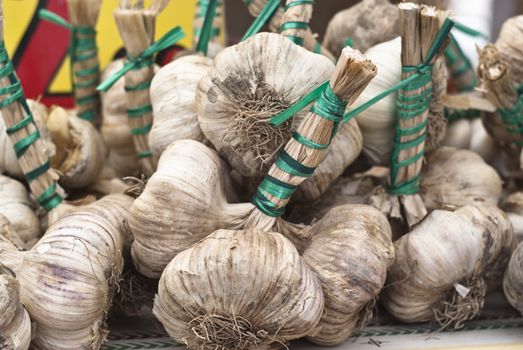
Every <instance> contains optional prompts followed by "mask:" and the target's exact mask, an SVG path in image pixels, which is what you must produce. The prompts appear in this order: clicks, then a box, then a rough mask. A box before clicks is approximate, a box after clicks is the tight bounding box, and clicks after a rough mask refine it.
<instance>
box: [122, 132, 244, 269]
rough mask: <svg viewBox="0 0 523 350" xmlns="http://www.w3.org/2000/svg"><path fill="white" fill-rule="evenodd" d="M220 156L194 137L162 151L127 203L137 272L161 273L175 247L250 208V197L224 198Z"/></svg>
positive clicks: (237, 219) (235, 220)
mask: <svg viewBox="0 0 523 350" xmlns="http://www.w3.org/2000/svg"><path fill="white" fill-rule="evenodd" d="M222 162H223V161H222V160H221V159H220V158H219V157H218V155H217V154H216V152H215V151H213V150H211V149H210V148H208V147H207V146H205V145H203V144H202V143H199V142H197V141H193V140H180V141H176V142H174V143H173V144H171V145H170V146H169V147H167V149H166V150H165V151H164V152H163V154H162V156H161V157H160V161H159V163H158V168H157V171H156V173H155V174H153V176H152V177H151V178H150V179H149V181H148V182H147V185H146V186H145V189H144V191H143V192H142V194H141V195H140V196H139V197H138V198H137V199H136V200H135V201H134V203H133V205H132V207H131V217H130V220H129V226H130V228H131V231H132V233H133V236H134V242H133V245H132V256H133V262H134V265H135V266H136V268H137V269H138V271H139V272H140V273H142V274H144V275H145V276H147V277H150V278H158V277H160V275H161V274H162V272H163V270H164V269H165V266H167V264H168V263H169V262H170V261H171V260H172V259H173V258H174V257H175V256H176V255H177V254H178V253H179V252H181V251H183V250H185V249H187V248H189V247H191V246H192V245H194V244H195V243H196V242H198V241H199V240H201V239H202V238H205V237H206V236H207V235H209V234H211V233H212V232H213V231H215V230H217V229H219V228H220V227H224V225H225V226H226V227H227V228H235V227H239V226H240V225H241V223H242V222H243V221H242V220H243V218H244V217H245V216H247V215H248V214H249V213H250V212H251V211H252V210H253V208H254V206H253V205H252V204H251V203H245V204H228V203H227V200H226V194H225V193H226V190H225V184H226V180H225V179H224V177H225V176H226V174H224V165H223V163H222ZM181 165H183V166H181Z"/></svg>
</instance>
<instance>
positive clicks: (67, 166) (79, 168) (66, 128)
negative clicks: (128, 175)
mask: <svg viewBox="0 0 523 350" xmlns="http://www.w3.org/2000/svg"><path fill="white" fill-rule="evenodd" d="M46 126H47V129H48V130H49V133H50V134H51V139H52V141H53V143H54V144H55V146H56V152H55V154H54V156H53V157H52V158H51V166H52V167H53V168H54V169H56V170H57V171H58V172H59V173H60V184H61V185H62V186H64V187H65V188H66V189H79V188H85V187H87V186H89V185H90V184H92V183H94V182H95V181H96V179H97V177H98V175H99V174H100V172H101V171H102V168H103V165H104V160H105V156H106V148H105V145H104V142H103V140H102V137H101V135H100V134H99V133H98V131H97V130H96V129H95V127H94V126H93V125H92V124H91V123H89V122H88V121H86V120H82V119H80V118H79V117H77V116H76V115H74V114H70V113H69V112H67V111H66V110H65V109H63V108H61V107H54V108H53V109H52V110H51V112H50V113H49V115H48V117H47V122H46Z"/></svg>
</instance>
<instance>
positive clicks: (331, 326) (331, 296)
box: [303, 205, 394, 345]
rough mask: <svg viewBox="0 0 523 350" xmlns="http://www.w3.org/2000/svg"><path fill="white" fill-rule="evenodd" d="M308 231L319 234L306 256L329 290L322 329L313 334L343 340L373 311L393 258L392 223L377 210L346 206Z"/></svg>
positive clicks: (320, 339)
mask: <svg viewBox="0 0 523 350" xmlns="http://www.w3.org/2000/svg"><path fill="white" fill-rule="evenodd" d="M307 230H311V231H313V232H315V234H313V235H312V239H311V242H310V244H309V246H308V247H307V249H306V250H305V252H304V253H303V260H304V261H305V263H306V264H307V266H309V267H310V268H311V269H312V271H314V273H315V274H316V276H317V277H318V279H319V280H320V283H321V286H322V288H323V294H324V295H325V311H324V313H323V316H322V318H321V321H320V323H319V324H318V328H319V331H318V332H317V333H314V334H313V335H312V336H310V337H308V339H310V340H311V341H312V342H314V343H316V344H320V345H336V344H341V343H342V342H343V341H345V340H346V339H347V338H348V337H349V336H350V335H351V334H352V332H353V331H354V329H355V328H356V327H357V326H358V325H360V326H365V323H366V322H367V321H368V320H369V319H370V317H371V316H372V313H371V312H372V309H373V307H374V304H375V302H376V298H377V297H378V294H379V292H380V291H381V289H382V288H383V285H384V284H385V278H386V274H387V268H388V267H389V266H390V265H391V264H392V262H393V261H394V246H393V244H392V239H391V229H390V225H389V223H388V221H387V218H386V217H385V216H384V215H383V214H382V213H381V212H379V211H378V210H377V209H374V208H372V207H370V206H366V205H345V206H339V207H336V208H334V209H332V210H330V211H329V212H328V213H327V214H326V215H325V216H324V217H323V218H322V219H321V220H320V221H318V222H317V223H316V224H314V225H312V226H311V227H310V228H307Z"/></svg>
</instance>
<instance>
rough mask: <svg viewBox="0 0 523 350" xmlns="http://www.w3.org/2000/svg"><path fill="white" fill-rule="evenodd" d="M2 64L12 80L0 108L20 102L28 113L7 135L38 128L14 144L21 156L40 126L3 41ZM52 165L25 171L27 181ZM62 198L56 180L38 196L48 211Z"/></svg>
mask: <svg viewBox="0 0 523 350" xmlns="http://www.w3.org/2000/svg"><path fill="white" fill-rule="evenodd" d="M0 64H1V65H2V66H3V67H2V68H1V69H0V78H8V79H9V81H10V85H8V86H6V87H2V88H0V95H1V96H2V97H3V100H2V101H0V109H4V108H6V107H8V106H10V105H12V104H13V103H15V102H18V103H19V104H20V106H21V108H22V110H23V111H24V113H25V115H26V116H25V118H24V119H22V120H21V121H19V122H17V123H15V124H13V125H11V126H9V127H8V128H7V129H6V133H7V135H9V136H11V135H13V134H15V133H17V132H19V131H20V130H22V129H24V128H26V127H27V126H29V125H30V124H32V125H33V126H34V128H35V130H36V131H34V132H33V133H31V134H29V135H28V136H26V137H25V138H23V139H21V140H20V141H18V142H16V143H15V144H14V145H13V148H14V150H15V153H16V156H17V158H20V157H22V156H23V155H24V154H25V152H27V150H28V149H29V147H31V146H32V145H34V143H35V142H36V141H37V140H38V139H39V138H40V133H39V132H38V128H37V127H36V124H35V122H34V119H33V114H32V113H31V110H30V109H29V105H28V104H27V101H26V100H25V96H24V92H23V89H22V85H21V84H20V80H18V77H17V76H16V73H15V71H14V67H13V64H12V63H11V60H10V59H9V56H8V54H7V50H6V48H5V44H4V42H3V41H2V42H0ZM6 124H7V123H6ZM50 167H51V166H50V162H49V160H47V161H46V162H44V164H42V165H39V166H38V167H36V168H35V169H33V170H31V171H29V172H27V173H25V174H24V175H25V178H26V180H27V182H28V183H31V182H32V181H34V180H36V179H37V178H38V177H40V176H41V175H43V174H45V173H46V172H47V171H48V170H49V169H50ZM62 200H63V198H62V197H61V195H60V194H59V193H58V192H57V185H56V183H55V182H53V184H52V185H50V186H49V187H48V188H47V189H46V190H45V191H44V192H43V193H42V194H41V195H40V196H39V197H38V198H37V201H38V203H40V205H41V206H42V207H43V208H44V209H45V210H46V211H47V212H49V211H51V210H53V209H54V208H56V207H57V206H58V205H59V204H60V203H61V202H62Z"/></svg>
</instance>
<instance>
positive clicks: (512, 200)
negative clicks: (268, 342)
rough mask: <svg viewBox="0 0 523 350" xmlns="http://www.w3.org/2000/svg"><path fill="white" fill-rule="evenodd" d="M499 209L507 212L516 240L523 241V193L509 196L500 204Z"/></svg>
mask: <svg viewBox="0 0 523 350" xmlns="http://www.w3.org/2000/svg"><path fill="white" fill-rule="evenodd" d="M501 209H503V210H505V211H506V212H507V215H508V217H509V219H510V222H511V223H512V227H513V228H514V235H515V236H516V240H517V241H518V242H521V241H523V192H515V193H512V194H510V195H509V196H508V197H507V198H505V199H504V200H503V202H502V203H501Z"/></svg>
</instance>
